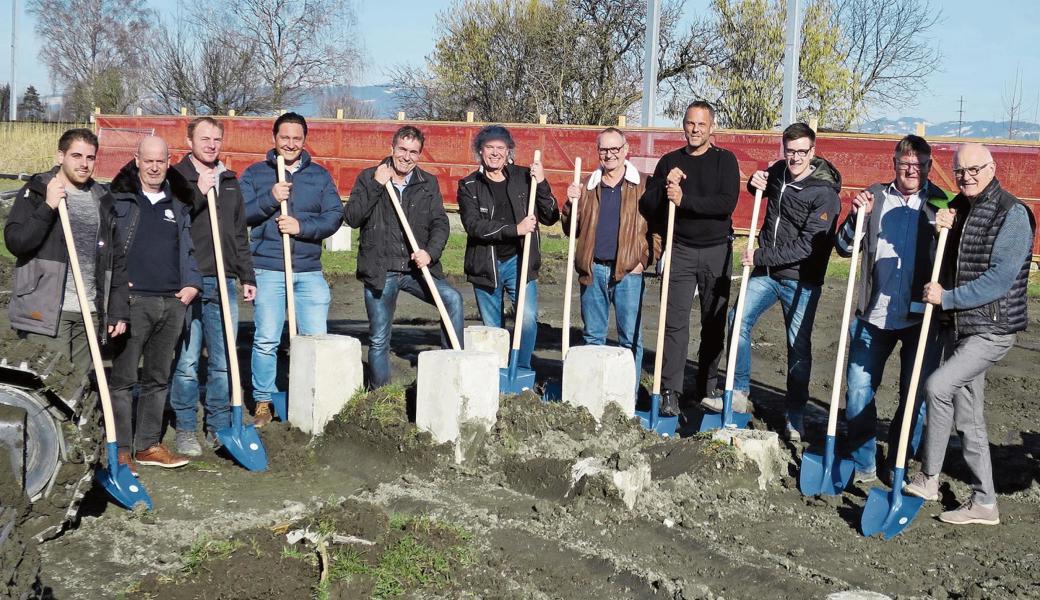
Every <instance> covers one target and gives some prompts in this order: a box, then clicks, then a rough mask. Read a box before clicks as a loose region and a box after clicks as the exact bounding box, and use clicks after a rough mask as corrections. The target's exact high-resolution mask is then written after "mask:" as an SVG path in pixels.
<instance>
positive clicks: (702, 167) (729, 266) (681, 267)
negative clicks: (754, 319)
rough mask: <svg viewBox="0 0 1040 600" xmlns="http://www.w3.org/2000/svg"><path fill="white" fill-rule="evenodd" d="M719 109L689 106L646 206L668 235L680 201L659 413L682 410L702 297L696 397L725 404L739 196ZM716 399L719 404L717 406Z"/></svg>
mask: <svg viewBox="0 0 1040 600" xmlns="http://www.w3.org/2000/svg"><path fill="white" fill-rule="evenodd" d="M714 131H715V109H714V108H712V106H711V105H710V104H708V103H707V102H703V101H696V102H693V103H691V104H690V106H689V107H687V109H686V114H685V116H684V117H683V134H684V135H685V136H686V146H684V147H682V148H679V149H677V150H674V151H672V152H669V153H667V154H665V155H664V156H662V157H661V160H660V161H658V163H657V167H656V168H655V169H654V176H653V177H651V178H650V180H649V181H648V182H647V193H646V195H644V196H643V200H642V207H643V212H644V213H646V214H647V215H652V217H651V218H652V219H653V221H652V222H653V223H654V228H655V229H657V230H658V231H660V232H661V233H662V234H665V233H666V225H667V218H668V210H667V209H668V202H672V203H673V204H675V241H674V242H673V244H672V254H674V260H672V266H671V271H670V273H669V277H670V278H671V282H670V283H669V286H670V287H669V296H668V306H667V308H666V313H665V338H664V364H663V365H662V371H661V387H662V389H661V413H662V414H665V415H673V416H674V415H678V414H679V412H680V410H679V396H680V395H682V393H683V388H684V385H683V383H684V380H685V371H686V355H687V352H688V350H689V345H690V309H691V308H693V299H694V296H695V295H697V294H699V295H700V298H701V300H700V309H701V339H700V344H699V345H698V349H697V387H696V389H695V390H694V394H695V395H696V396H695V397H696V398H703V399H704V400H703V401H702V403H704V404H705V405H706V406H707V407H708V408H710V409H712V410H718V411H721V410H722V400H721V394H715V393H714V392H715V389H716V387H721V386H718V385H717V384H718V370H719V360H720V359H721V358H722V350H723V348H724V342H723V341H724V340H725V337H726V308H727V306H728V304H729V287H730V273H731V272H732V270H733V260H732V259H733V218H732V217H733V210H734V209H735V208H736V207H737V197H738V196H739V194H740V168H739V167H738V166H737V157H736V156H734V155H733V153H732V152H730V151H729V150H725V149H723V148H719V147H718V146H715V145H713V144H712V143H711V135H712V133H713V132H714ZM712 403H716V404H717V407H716V406H715V405H714V404H712Z"/></svg>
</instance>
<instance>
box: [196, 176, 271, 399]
mask: <svg viewBox="0 0 1040 600" xmlns="http://www.w3.org/2000/svg"><path fill="white" fill-rule="evenodd" d="M279 158H281V157H279ZM206 208H207V209H208V210H209V230H210V234H211V235H212V236H213V258H214V260H215V261H216V262H217V289H218V290H220V316H221V318H222V319H223V321H224V348H225V349H226V350H227V354H228V356H227V361H228V362H227V365H228V372H229V373H230V374H231V406H242V375H241V373H239V372H238V352H237V350H236V347H235V323H234V322H233V321H232V320H231V303H232V302H238V298H230V297H228V289H227V280H226V277H227V276H226V274H225V271H224V248H223V246H222V245H221V241H220V223H219V219H218V217H217V195H216V192H215V191H214V189H213V188H210V189H209V191H208V192H206Z"/></svg>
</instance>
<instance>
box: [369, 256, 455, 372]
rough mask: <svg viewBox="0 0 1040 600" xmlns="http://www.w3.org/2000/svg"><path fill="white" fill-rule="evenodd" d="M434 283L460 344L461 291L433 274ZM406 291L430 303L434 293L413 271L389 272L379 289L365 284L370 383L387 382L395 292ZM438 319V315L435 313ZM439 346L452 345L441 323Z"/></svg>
mask: <svg viewBox="0 0 1040 600" xmlns="http://www.w3.org/2000/svg"><path fill="white" fill-rule="evenodd" d="M433 281H434V284H435V285H436V286H437V291H438V292H439V293H440V296H441V300H442V301H443V302H444V308H445V310H447V311H448V318H450V319H451V325H452V328H453V329H454V330H455V335H456V337H458V340H459V343H460V344H461V343H462V339H463V335H462V328H463V325H464V321H465V317H464V316H463V311H462V294H460V293H459V291H458V290H456V289H455V288H453V287H452V286H451V284H449V283H448V282H447V281H445V280H443V279H437V278H436V277H434V279H433ZM400 292H407V293H409V294H411V295H412V296H415V297H416V298H418V299H420V300H422V301H424V302H426V303H427V304H433V303H434V302H433V296H431V295H430V294H429V292H428V291H427V287H426V282H425V281H423V280H422V279H417V278H416V277H415V275H414V274H413V273H399V272H390V273H387V274H386V283H384V284H383V289H382V290H376V289H373V288H371V287H369V286H367V285H366V286H365V311H366V312H367V313H368V336H369V340H368V369H369V378H370V379H369V385H371V386H372V387H374V388H375V387H379V386H382V385H386V384H387V383H389V382H390V334H391V329H392V325H393V320H394V311H395V310H397V295H398V294H399V293H400ZM438 320H439V315H438ZM441 347H442V348H451V342H450V341H449V338H448V335H447V333H446V331H445V330H444V326H443V324H442V325H441Z"/></svg>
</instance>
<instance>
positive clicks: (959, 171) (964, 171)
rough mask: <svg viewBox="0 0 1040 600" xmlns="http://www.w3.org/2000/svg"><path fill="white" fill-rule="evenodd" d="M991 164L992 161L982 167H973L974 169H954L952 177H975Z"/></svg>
mask: <svg viewBox="0 0 1040 600" xmlns="http://www.w3.org/2000/svg"><path fill="white" fill-rule="evenodd" d="M992 164H993V161H990V162H988V163H986V164H984V165H978V166H975V167H963V168H960V169H954V170H953V176H954V177H964V176H965V175H967V176H969V177H975V176H976V175H978V174H979V173H980V172H982V170H983V169H985V168H986V167H988V166H990V165H992Z"/></svg>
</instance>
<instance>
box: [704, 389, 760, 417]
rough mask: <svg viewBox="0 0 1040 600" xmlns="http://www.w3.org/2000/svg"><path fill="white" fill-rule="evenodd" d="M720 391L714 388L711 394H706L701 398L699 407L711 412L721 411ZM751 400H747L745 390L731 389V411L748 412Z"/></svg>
mask: <svg viewBox="0 0 1040 600" xmlns="http://www.w3.org/2000/svg"><path fill="white" fill-rule="evenodd" d="M724 393H725V392H722V391H720V390H715V393H714V394H712V395H711V396H707V397H705V398H702V399H701V408H703V409H705V410H710V411H712V412H717V413H720V412H722V394H724ZM751 408H752V407H751V401H750V400H748V395H747V393H746V392H742V391H740V390H733V412H738V413H749V412H751Z"/></svg>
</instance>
